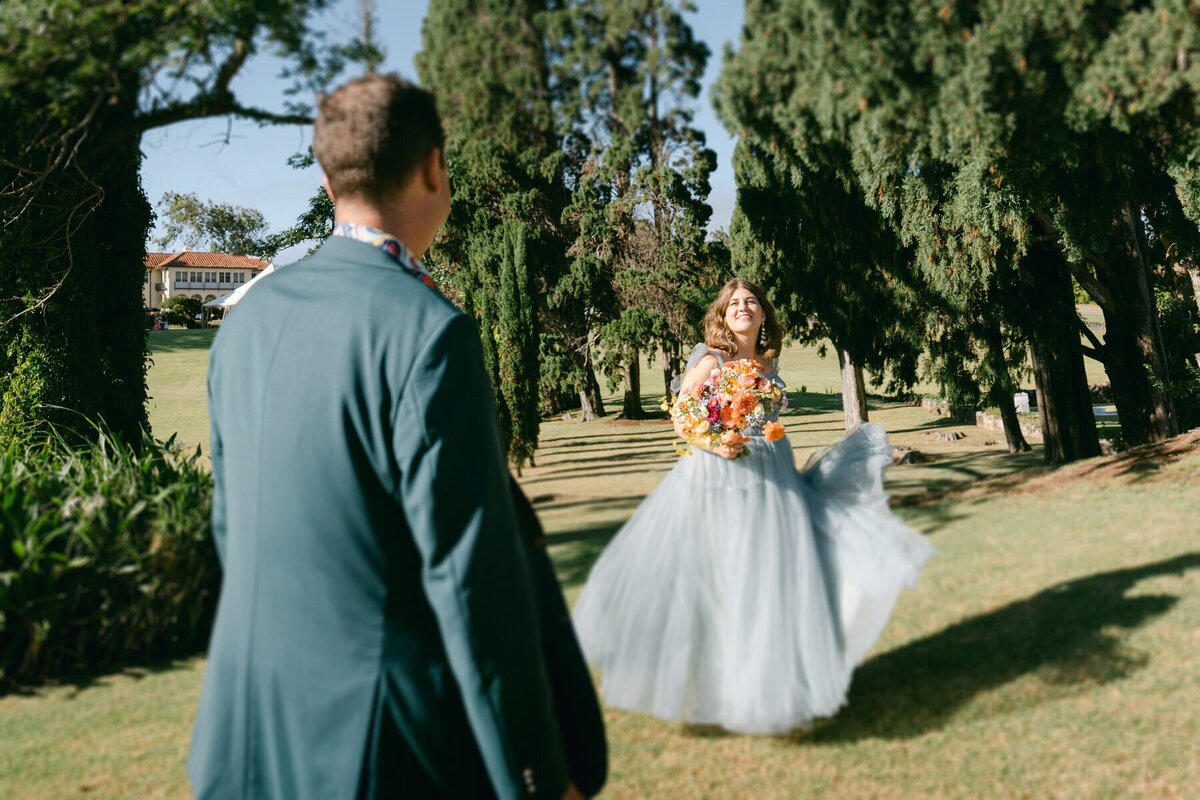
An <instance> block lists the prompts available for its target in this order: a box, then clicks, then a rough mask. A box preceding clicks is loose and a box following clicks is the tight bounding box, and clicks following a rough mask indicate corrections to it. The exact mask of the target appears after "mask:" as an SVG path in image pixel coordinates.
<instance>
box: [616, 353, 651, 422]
mask: <svg viewBox="0 0 1200 800" xmlns="http://www.w3.org/2000/svg"><path fill="white" fill-rule="evenodd" d="M639 359H640V354H639V353H638V351H637V350H634V351H633V352H632V354H631V355H630V357H629V360H628V361H627V362H625V369H624V372H625V401H624V403H623V404H622V405H621V416H622V417H624V418H625V419H645V418H646V412H645V411H643V410H642V370H641V364H640V361H639Z"/></svg>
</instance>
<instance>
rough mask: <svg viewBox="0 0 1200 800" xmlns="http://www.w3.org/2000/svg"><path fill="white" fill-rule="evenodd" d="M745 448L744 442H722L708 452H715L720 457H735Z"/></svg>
mask: <svg viewBox="0 0 1200 800" xmlns="http://www.w3.org/2000/svg"><path fill="white" fill-rule="evenodd" d="M745 449H746V443H745V442H735V443H734V444H723V445H720V446H718V447H714V448H712V449H711V450H709V452H710V453H716V454H717V455H719V456H720V457H721V458H731V459H732V458H737V457H738V456H739V455H741V453H742V451H743V450H745Z"/></svg>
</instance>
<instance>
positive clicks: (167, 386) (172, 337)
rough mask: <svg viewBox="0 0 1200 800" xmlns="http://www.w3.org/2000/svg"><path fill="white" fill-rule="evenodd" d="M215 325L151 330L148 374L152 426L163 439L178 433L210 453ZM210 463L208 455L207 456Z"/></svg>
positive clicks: (186, 442) (180, 439) (184, 441)
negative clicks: (210, 381)
mask: <svg viewBox="0 0 1200 800" xmlns="http://www.w3.org/2000/svg"><path fill="white" fill-rule="evenodd" d="M216 333H217V331H216V329H214V328H209V329H207V330H205V329H199V328H198V329H195V330H186V329H171V330H165V331H150V351H151V354H152V355H153V357H154V366H153V367H151V369H150V372H149V374H148V375H147V376H146V383H147V386H148V388H149V391H150V403H149V406H148V411H149V414H150V429H151V431H153V432H154V435H155V436H157V437H158V438H160V439H166V438H167V437H168V436H170V435H171V434H172V433H177V434H178V438H177V440H176V441H178V442H179V443H180V444H183V445H185V446H187V447H189V448H194V447H197V446H200V447H201V449H202V451H203V453H205V454H207V453H208V387H207V382H206V379H207V376H208V349H209V347H211V346H212V340H213V337H214V336H215V335H216ZM204 461H205V463H206V464H207V463H208V459H207V455H206V456H205V459H204Z"/></svg>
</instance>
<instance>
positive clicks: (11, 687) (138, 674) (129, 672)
mask: <svg viewBox="0 0 1200 800" xmlns="http://www.w3.org/2000/svg"><path fill="white" fill-rule="evenodd" d="M206 638H207V637H206ZM205 649H206V647H205V646H200V647H187V648H182V649H180V650H179V652H177V653H176V654H175V655H172V656H165V657H164V656H159V657H146V658H145V659H138V658H134V659H131V660H130V661H129V663H128V664H126V665H124V666H116V667H108V668H107V669H101V670H96V671H75V672H66V673H63V674H61V675H54V676H52V677H49V678H47V679H45V680H41V681H39V682H37V683H7V684H0V698H2V697H4V696H6V695H16V696H20V697H33V696H35V695H37V694H38V693H39V692H42V691H45V690H47V689H54V688H60V687H63V686H69V687H71V691H70V693H68V694H67V699H68V700H74V699H75V698H76V697H78V696H79V695H81V694H83V692H85V691H87V690H88V689H94V688H97V687H103V686H105V685H107V684H108V683H109V682H110V681H111V679H113V678H131V679H133V680H139V681H140V680H142V679H143V678H148V677H150V676H151V675H158V674H161V673H164V672H173V671H175V670H178V669H188V668H189V667H190V662H191V661H192V659H195V658H197V657H200V656H203V655H204V652H205Z"/></svg>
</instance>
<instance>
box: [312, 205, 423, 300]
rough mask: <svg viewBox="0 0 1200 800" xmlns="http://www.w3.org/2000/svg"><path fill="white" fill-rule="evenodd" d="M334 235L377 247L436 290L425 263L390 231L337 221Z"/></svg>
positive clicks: (406, 270)
mask: <svg viewBox="0 0 1200 800" xmlns="http://www.w3.org/2000/svg"><path fill="white" fill-rule="evenodd" d="M333 235H334V236H345V237H346V238H348V239H355V240H357V241H360V242H363V243H364V244H369V245H373V246H375V247H378V248H379V249H380V250H382V251H383V252H385V253H387V254H388V255H389V256H391V257H392V258H394V259H396V263H397V264H399V265H400V266H401V267H403V268H404V271H405V272H407V273H408V274H410V275H412V276H413V277H414V278H416V279H417V280H419V281H420V282H421V283H423V284H425V285H426V286H428V287H429V288H431V289H434V290H436V289H437V284H436V283H434V282H433V278H432V277H430V275H429V270H427V269H425V265H424V264H422V263H421V262H420V261H418V260H417V259H416V258H415V257H414V256H413V255H412V253H410V252H409V251H408V248H407V247H405V245H404V242H402V241H400V240H399V239H397V238H396V237H395V236H392V235H391V234H390V233H384V232H383V231H381V230H378V229H376V228H372V227H370V226H368V225H360V224H359V223H357V222H339V223H338V224H336V225H334V226H333Z"/></svg>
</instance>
